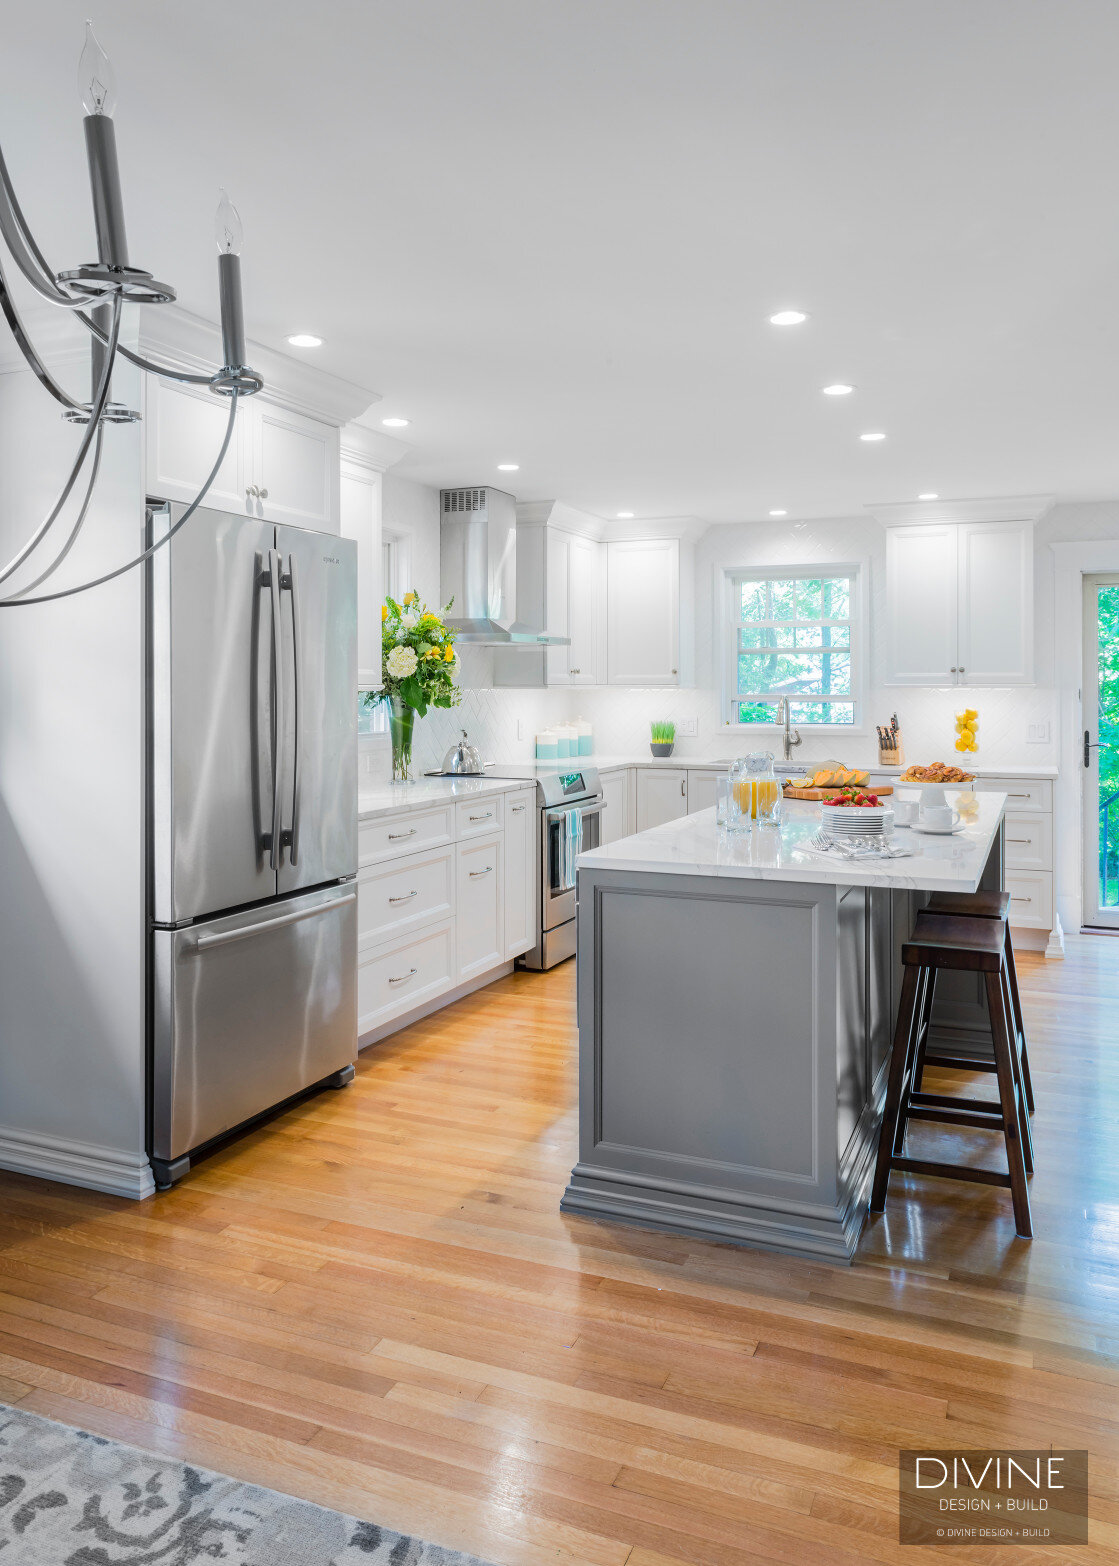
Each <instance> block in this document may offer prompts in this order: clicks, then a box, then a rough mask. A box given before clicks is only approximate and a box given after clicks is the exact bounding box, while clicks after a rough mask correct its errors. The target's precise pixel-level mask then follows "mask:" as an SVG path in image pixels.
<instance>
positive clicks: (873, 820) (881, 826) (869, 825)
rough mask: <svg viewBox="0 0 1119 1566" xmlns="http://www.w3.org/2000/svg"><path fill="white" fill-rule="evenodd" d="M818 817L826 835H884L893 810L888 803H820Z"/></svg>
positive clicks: (891, 826) (887, 831) (833, 836)
mask: <svg viewBox="0 0 1119 1566" xmlns="http://www.w3.org/2000/svg"><path fill="white" fill-rule="evenodd" d="M820 819H821V824H822V826H823V829H824V832H825V833H826V835H827V836H828V837H832V838H840V839H842V838H845V837H886V836H888V835H889V833H890V832H891V830H892V829H893V825H894V812H893V811H892V810H891V809H890V807H889V806H888V805H821V806H820Z"/></svg>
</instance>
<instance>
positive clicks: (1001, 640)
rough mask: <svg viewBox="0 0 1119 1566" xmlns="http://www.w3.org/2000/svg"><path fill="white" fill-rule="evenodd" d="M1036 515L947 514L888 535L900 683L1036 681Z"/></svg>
mask: <svg viewBox="0 0 1119 1566" xmlns="http://www.w3.org/2000/svg"><path fill="white" fill-rule="evenodd" d="M1033 559H1034V544H1033V522H1032V520H1029V521H1009V522H997V521H996V522H937V523H930V524H927V525H919V526H904V527H891V528H890V529H889V530H888V532H887V536H886V606H887V653H886V659H887V662H886V683H887V684H890V685H1028V684H1030V683H1031V682H1032V680H1033Z"/></svg>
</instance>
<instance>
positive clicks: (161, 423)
mask: <svg viewBox="0 0 1119 1566" xmlns="http://www.w3.org/2000/svg"><path fill="white" fill-rule="evenodd" d="M228 417H229V403H228V401H227V400H226V399H225V398H224V397H218V396H215V394H214V393H213V392H211V391H209V390H208V389H207V388H206V387H195V386H183V385H179V384H176V383H174V382H166V381H160V380H156V378H155V377H154V376H153V377H149V384H148V386H147V388H146V391H145V405H144V442H145V484H146V487H147V492H148V494H149V495H156V496H159V497H160V498H161V499H164V500H181V501H191V500H193V499H194V498H195V497H196V495H197V494H198V491H199V489H200V487H201V485H202V483H203V481H204V480H205V478H206V475H207V474H208V473H209V471H210V469H211V467H212V466H213V464H214V460H215V458H216V457H217V454H218V452H219V451H220V449H221V443H222V440H223V438H224V436H225V429H226V422H227V420H228ZM204 505H206V506H209V507H212V508H213V509H214V510H218V511H235V512H238V513H240V514H243V515H245V516H256V517H262V518H264V519H265V520H266V521H269V522H289V523H292V524H293V525H295V526H296V527H306V528H314V529H316V530H318V531H322V532H328V533H336V532H337V531H338V512H339V434H338V429H337V427H336V426H335V425H333V424H326V423H323V422H322V421H321V420H319V419H311V418H307V417H306V415H304V414H302V413H291V412H289V411H288V410H287V409H286V408H281V407H278V406H277V405H276V404H275V403H271V402H269V401H268V400H267V399H266V397H264V396H263V395H261V396H258V397H252V398H245V399H244V400H243V401H242V402H241V403H240V404H239V406H238V409H237V422H236V425H235V427H234V431H233V437H232V440H231V441H230V445H229V450H228V452H227V453H226V457H225V460H224V462H223V463H222V466H221V468H220V469H219V471H218V476H217V478H216V479H215V481H214V484H213V485H212V486H211V488H210V490H209V492H208V494H207V496H206V499H205V501H204Z"/></svg>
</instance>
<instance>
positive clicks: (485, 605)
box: [439, 487, 568, 647]
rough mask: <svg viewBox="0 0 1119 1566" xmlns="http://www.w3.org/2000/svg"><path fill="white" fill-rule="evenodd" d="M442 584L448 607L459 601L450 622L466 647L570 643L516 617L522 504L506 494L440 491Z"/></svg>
mask: <svg viewBox="0 0 1119 1566" xmlns="http://www.w3.org/2000/svg"><path fill="white" fill-rule="evenodd" d="M439 586H440V596H441V598H442V600H443V602H444V603H446V601H447V600H448V598H452V597H453V598H454V603H453V605H452V607H451V612H450V614H449V615H448V616H447V624H448V626H450V628H451V629H452V630H453V631H454V632H455V635H456V637H457V639H458V641H459V642H460V643H461V644H464V645H469V644H473V645H474V646H478V647H516V646H523V647H544V646H566V645H567V641H568V638H567V637H565V636H549V635H547V633H546V632H545V631H544V629H543V626H542V625H531V624H526V623H525V622H524V621H523V620H520V619H518V618H517V502H516V501H515V500H514V498H513V496H512V495H507V494H506V493H505V492H504V490H500V489H490V488H488V487H486V488H468V489H443V490H440V492H439ZM533 596H535V595H533ZM540 596H541V597H542V594H541V595H540Z"/></svg>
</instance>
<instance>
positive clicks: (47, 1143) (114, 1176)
mask: <svg viewBox="0 0 1119 1566" xmlns="http://www.w3.org/2000/svg"><path fill="white" fill-rule="evenodd" d="M0 1169H10V1170H11V1171H12V1172H13V1173H15V1174H26V1175H35V1176H37V1177H38V1178H39V1179H40V1180H58V1181H59V1182H60V1183H61V1184H62V1185H80V1186H84V1187H85V1188H86V1189H87V1190H90V1191H104V1192H105V1193H106V1194H107V1195H109V1196H127V1197H131V1198H132V1200H133V1201H142V1200H143V1198H144V1197H145V1196H153V1195H154V1194H155V1181H154V1179H153V1178H152V1171H151V1165H150V1164H149V1163H148V1160H147V1158H146V1157H145V1156H144V1154H143V1153H126V1152H124V1151H122V1150H121V1149H119V1148H115V1147H98V1146H97V1145H95V1144H94V1143H92V1142H72V1141H70V1140H69V1139H68V1138H66V1137H57V1136H45V1135H44V1134H43V1133H42V1132H39V1131H20V1130H18V1129H17V1128H16V1127H15V1126H0Z"/></svg>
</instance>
